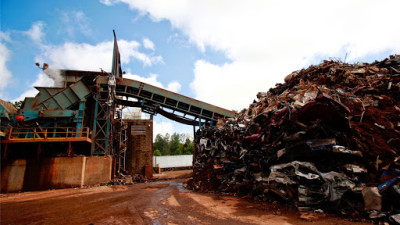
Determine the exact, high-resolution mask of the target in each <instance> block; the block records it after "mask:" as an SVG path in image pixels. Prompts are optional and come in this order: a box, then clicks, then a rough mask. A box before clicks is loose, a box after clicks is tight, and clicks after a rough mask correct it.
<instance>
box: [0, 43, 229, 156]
mask: <svg viewBox="0 0 400 225" xmlns="http://www.w3.org/2000/svg"><path fill="white" fill-rule="evenodd" d="M61 75H62V76H63V77H64V85H63V86H62V87H37V89H38V91H39V93H38V94H37V95H36V96H35V97H34V98H25V100H24V102H23V104H22V106H21V109H19V110H17V109H15V108H14V107H13V106H12V105H11V104H9V103H7V102H4V101H0V125H1V126H0V140H1V143H2V157H3V158H7V156H8V155H9V153H10V152H11V151H10V149H13V151H14V150H16V149H20V148H26V147H29V146H36V147H37V155H38V156H39V155H40V154H45V153H44V152H46V149H47V152H51V151H55V150H57V151H59V152H58V153H57V154H65V152H60V151H61V149H67V152H66V154H67V155H69V156H71V155H73V154H84V155H106V154H118V152H120V150H119V149H118V148H121V143H119V142H120V139H118V137H120V136H121V133H122V132H123V129H126V127H125V128H124V126H123V124H122V115H121V112H120V111H118V106H119V105H122V106H131V107H140V108H142V111H144V112H146V113H149V114H152V115H154V114H157V113H159V114H161V115H163V116H165V117H167V118H169V119H172V120H175V121H177V122H180V123H184V124H187V125H192V126H200V127H201V126H204V125H206V126H213V125H215V124H216V122H217V120H218V119H220V118H222V119H223V118H229V117H233V116H234V115H235V114H234V112H232V111H229V110H226V109H223V108H220V107H217V106H214V105H211V104H208V103H205V102H202V101H198V100H196V99H192V98H189V97H186V96H183V95H180V94H177V93H174V92H170V91H167V90H164V89H162V88H158V87H155V86H152V85H149V84H146V83H143V82H139V81H136V80H130V79H125V78H122V76H121V68H120V65H119V52H118V46H117V45H116V39H115V43H114V57H113V70H112V73H105V72H93V71H79V70H62V71H61ZM50 148H51V150H50ZM21 151H22V150H21ZM57 151H56V152H57ZM49 154H50V153H49ZM54 154H56V153H54ZM50 155H51V154H50Z"/></svg>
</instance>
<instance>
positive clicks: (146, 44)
mask: <svg viewBox="0 0 400 225" xmlns="http://www.w3.org/2000/svg"><path fill="white" fill-rule="evenodd" d="M143 47H145V48H147V49H151V50H154V49H155V47H154V43H153V42H152V41H151V40H150V39H148V38H143Z"/></svg>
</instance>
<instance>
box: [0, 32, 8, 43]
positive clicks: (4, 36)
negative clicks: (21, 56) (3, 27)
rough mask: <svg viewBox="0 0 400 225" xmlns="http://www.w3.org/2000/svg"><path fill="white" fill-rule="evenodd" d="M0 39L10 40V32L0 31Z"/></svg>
mask: <svg viewBox="0 0 400 225" xmlns="http://www.w3.org/2000/svg"><path fill="white" fill-rule="evenodd" d="M0 41H6V42H9V41H11V38H10V33H8V32H2V31H0Z"/></svg>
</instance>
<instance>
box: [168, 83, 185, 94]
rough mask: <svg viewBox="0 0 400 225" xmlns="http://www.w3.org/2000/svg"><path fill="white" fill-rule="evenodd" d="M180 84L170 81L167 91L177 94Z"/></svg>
mask: <svg viewBox="0 0 400 225" xmlns="http://www.w3.org/2000/svg"><path fill="white" fill-rule="evenodd" d="M181 87H182V86H181V84H180V83H179V82H178V81H172V82H170V83H169V84H168V87H167V89H168V90H170V91H172V92H179V90H181Z"/></svg>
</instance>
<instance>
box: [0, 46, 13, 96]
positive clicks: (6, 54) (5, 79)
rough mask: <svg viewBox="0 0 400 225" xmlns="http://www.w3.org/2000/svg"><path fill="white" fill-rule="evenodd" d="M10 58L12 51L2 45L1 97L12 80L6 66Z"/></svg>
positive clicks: (0, 55) (0, 52) (0, 60)
mask: <svg viewBox="0 0 400 225" xmlns="http://www.w3.org/2000/svg"><path fill="white" fill-rule="evenodd" d="M9 58H10V50H8V48H7V47H6V46H5V45H4V44H2V43H0V80H1V82H0V95H1V92H2V90H3V89H4V88H5V87H6V86H7V84H8V83H9V81H10V79H11V72H10V70H8V68H7V65H6V63H7V61H8V60H9Z"/></svg>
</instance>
